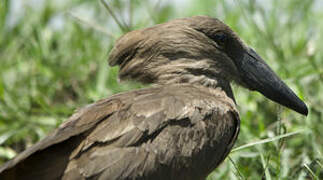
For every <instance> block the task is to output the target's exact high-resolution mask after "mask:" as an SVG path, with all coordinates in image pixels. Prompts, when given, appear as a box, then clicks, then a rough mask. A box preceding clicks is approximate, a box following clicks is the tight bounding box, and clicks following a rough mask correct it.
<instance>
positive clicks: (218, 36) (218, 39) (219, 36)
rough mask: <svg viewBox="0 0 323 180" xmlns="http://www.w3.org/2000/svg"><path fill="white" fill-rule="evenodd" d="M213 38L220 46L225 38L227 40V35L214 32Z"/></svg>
mask: <svg viewBox="0 0 323 180" xmlns="http://www.w3.org/2000/svg"><path fill="white" fill-rule="evenodd" d="M213 39H214V41H215V42H216V43H218V44H219V45H220V46H223V45H224V44H225V42H226V40H227V36H226V35H225V34H224V33H222V32H220V33H217V34H215V36H214V37H213Z"/></svg>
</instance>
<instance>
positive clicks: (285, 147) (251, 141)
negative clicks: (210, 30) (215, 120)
mask: <svg viewBox="0 0 323 180" xmlns="http://www.w3.org/2000/svg"><path fill="white" fill-rule="evenodd" d="M17 1H19V0H16V2H17ZM23 2H24V3H23V7H24V8H22V9H21V10H20V11H19V13H18V14H15V13H13V12H12V11H10V10H11V9H12V7H13V1H10V0H2V1H1V2H0V62H1V63H0V164H1V163H3V162H5V161H7V160H8V159H10V158H12V157H13V156H14V155H15V154H17V153H19V152H21V151H22V150H23V149H25V148H26V147H28V146H30V145H32V144H34V143H35V142H37V141H38V140H40V139H41V138H43V137H45V136H46V134H48V133H49V132H50V131H51V130H53V129H54V128H56V127H57V126H58V125H59V124H60V123H61V122H62V121H64V120H66V119H67V118H68V117H69V116H70V115H71V114H72V113H73V112H74V111H75V109H77V108H79V107H82V106H84V105H86V104H88V103H91V102H94V101H96V100H98V99H101V98H105V97H108V96H110V95H111V94H114V93H117V92H121V91H126V90H129V89H133V88H140V87H141V86H140V85H138V84H134V83H130V82H123V83H118V81H117V79H116V75H117V72H118V70H117V68H111V67H108V64H107V61H106V60H107V57H108V53H109V51H110V49H111V48H112V46H113V42H114V41H115V39H116V38H117V37H119V36H120V35H121V34H123V33H124V32H126V31H129V30H132V29H138V28H143V27H148V26H151V25H153V24H156V23H162V22H165V21H167V20H169V19H173V18H177V17H186V16H193V15H201V14H204V15H209V16H213V17H217V18H219V19H221V20H223V21H224V22H225V23H226V24H228V25H230V27H232V28H233V29H234V30H235V31H236V32H237V33H238V34H239V35H240V37H241V38H242V39H243V40H244V41H245V42H246V43H247V44H249V45H250V46H251V47H254V49H255V50H256V51H257V52H258V53H259V54H260V55H261V56H262V57H263V58H264V59H265V60H266V62H267V63H268V64H269V65H270V66H271V67H272V68H273V69H274V70H275V72H277V73H278V74H279V76H280V77H281V78H282V79H284V81H285V82H286V83H287V84H288V85H289V86H290V87H291V88H292V89H293V90H294V91H295V92H296V93H297V95H299V96H300V97H301V98H302V99H304V101H305V102H306V103H307V105H308V106H309V110H310V111H309V115H308V117H304V116H301V115H299V114H297V113H295V112H293V111H291V110H288V109H287V108H284V107H281V106H279V105H277V104H275V103H273V102H271V101H269V100H268V99H266V98H264V97H263V96H261V95H260V94H259V93H256V92H249V91H247V90H245V89H243V88H239V87H236V86H235V87H234V91H235V97H236V100H237V103H238V108H239V110H240V116H241V121H242V122H241V132H240V135H239V138H238V141H237V143H236V145H235V149H234V151H233V152H232V153H231V154H230V158H227V159H226V160H225V162H224V163H223V164H222V165H221V166H220V167H219V168H218V169H216V170H215V171H214V173H212V174H211V175H210V176H209V179H315V178H316V179H320V178H321V179H323V165H322V164H323V161H322V157H323V155H322V153H323V139H322V138H321V135H322V130H323V94H322V93H321V92H323V52H322V49H323V36H322V30H321V29H323V21H322V19H323V13H322V12H321V11H319V9H318V10H316V11H315V10H314V9H315V7H317V3H318V0H317V1H315V0H293V1H280V0H273V1H254V0H249V1H246V0H245V1H238V0H234V1H224V0H221V1H213V0H204V1H200V0H187V1H182V2H185V3H182V4H177V5H176V6H175V3H174V2H173V1H158V0H157V1H148V0H142V1H139V0H132V1H131V2H132V3H129V1H128V0H119V1H117V0H113V1H112V0H111V1H109V7H110V8H111V9H112V10H113V12H114V14H115V16H116V17H117V18H118V19H119V21H120V22H119V24H121V26H122V27H123V28H120V27H119V26H118V25H117V23H116V22H115V19H114V18H113V17H112V16H111V15H109V13H108V11H107V9H106V8H105V7H104V6H103V5H102V4H101V3H100V2H99V1H89V0H88V1H81V0H72V1H69V2H66V3H53V2H50V1H44V2H45V3H44V4H43V5H42V6H40V7H38V6H34V5H33V4H30V3H28V2H29V1H23ZM60 2H63V1H60ZM260 2H263V3H260ZM19 14H20V15H19ZM13 17H15V18H18V20H17V21H16V23H14V24H12V20H10V19H12V18H13ZM55 22H56V23H58V24H60V23H61V25H60V26H58V25H57V24H56V25H55ZM246 144H247V145H246Z"/></svg>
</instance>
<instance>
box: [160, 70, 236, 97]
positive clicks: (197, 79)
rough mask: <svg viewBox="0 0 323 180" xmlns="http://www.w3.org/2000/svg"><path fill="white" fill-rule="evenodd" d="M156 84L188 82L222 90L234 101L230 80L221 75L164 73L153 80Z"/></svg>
mask: <svg viewBox="0 0 323 180" xmlns="http://www.w3.org/2000/svg"><path fill="white" fill-rule="evenodd" d="M154 84H156V85H172V84H183V85H184V84H185V85H187V84H190V85H194V86H199V87H201V88H207V89H212V90H217V91H223V92H224V93H225V94H226V95H227V96H228V97H229V98H231V99H232V100H233V102H234V103H235V102H236V101H235V98H234V95H233V92H232V88H231V85H230V82H229V81H227V80H225V79H223V78H221V77H215V76H212V77H209V76H206V75H196V74H195V75H194V74H191V73H190V74H181V75H179V74H165V75H161V76H159V77H158V79H156V82H154Z"/></svg>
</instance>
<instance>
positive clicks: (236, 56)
mask: <svg viewBox="0 0 323 180" xmlns="http://www.w3.org/2000/svg"><path fill="white" fill-rule="evenodd" d="M108 62H109V65H110V66H119V74H118V78H119V79H120V80H133V81H137V82H141V83H144V84H150V85H151V86H148V87H146V88H142V89H136V90H131V91H128V92H122V93H119V94H115V95H112V96H110V97H108V98H106V99H102V100H99V101H97V102H94V103H92V104H90V105H87V106H85V107H83V108H80V109H79V110H77V111H76V112H75V113H74V114H73V115H72V116H71V117H70V118H69V119H68V120H66V121H65V122H64V123H63V124H61V125H60V126H59V127H58V128H57V129H56V130H54V131H53V132H52V133H51V134H50V135H48V136H47V137H45V138H44V139H43V140H41V141H39V142H38V143H36V144H35V145H33V146H31V147H30V148H27V149H26V150H25V151H23V152H22V153H20V154H18V155H17V156H16V157H15V158H14V159H13V160H10V161H8V162H7V163H6V164H4V165H3V166H2V167H1V168H0V179H3V180H6V179H38V180H41V179H46V180H49V179H68V180H70V179H71V180H74V179H78V180H79V179H98V180H103V179H108V180H113V179H140V180H144V179H154V180H155V179H157V180H158V179H160V180H165V179H170V180H172V179H177V180H198V179H205V178H206V177H207V176H208V175H209V174H210V173H211V172H212V171H213V170H214V169H216V168H217V167H218V166H219V165H220V164H221V163H222V162H223V161H224V159H225V158H226V157H227V156H228V154H229V153H230V150H231V149H232V147H233V145H234V144H235V141H236V140H237V137H238V134H239V128H240V117H239V112H238V109H237V104H236V101H235V98H234V95H233V92H232V88H231V84H232V83H236V84H238V85H240V86H242V87H244V88H247V89H249V90H250V91H258V92H260V93H261V94H263V95H264V96H265V97H267V98H268V99H270V100H272V101H274V102H276V103H278V104H281V105H283V106H285V107H287V108H290V109H292V110H294V111H296V112H298V113H300V114H303V115H307V114H308V109H307V106H306V104H305V103H304V102H303V101H302V100H301V99H300V98H298V97H297V95H296V94H295V93H294V92H293V91H292V90H291V89H290V88H289V87H288V86H287V85H286V84H285V83H284V82H283V81H282V80H281V79H280V78H279V77H278V75H276V74H275V73H274V71H273V70H272V69H271V68H270V67H269V66H268V65H267V64H266V63H265V61H264V60H263V59H262V58H261V57H260V56H259V55H258V54H257V53H256V52H255V51H254V50H253V49H252V48H251V47H249V46H248V45H246V43H244V42H243V41H242V40H241V39H240V38H239V36H238V35H237V34H236V33H235V32H234V31H233V30H231V29H230V27H229V26H228V25H226V24H224V23H223V22H222V21H220V20H219V19H217V18H213V17H209V16H193V17H187V18H178V19H173V20H170V21H168V22H165V23H162V24H157V25H154V26H152V27H148V28H144V29H138V30H133V31H130V32H128V33H126V34H124V35H122V36H121V37H120V38H119V39H118V40H117V41H116V42H115V45H114V47H113V49H112V50H111V52H110V54H109V57H108Z"/></svg>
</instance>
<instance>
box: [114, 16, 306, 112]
mask: <svg viewBox="0 0 323 180" xmlns="http://www.w3.org/2000/svg"><path fill="white" fill-rule="evenodd" d="M109 64H110V65H111V66H114V65H119V66H120V70H119V78H120V79H134V80H137V81H140V82H144V83H156V84H173V83H192V84H196V83H198V84H201V85H203V86H207V87H214V88H217V87H222V86H227V84H228V83H230V82H232V81H233V82H236V83H237V84H239V85H241V86H243V87H245V88H248V89H249V90H252V91H258V92H260V93H261V94H263V95H264V96H265V97H267V98H269V99H271V100H273V101H275V102H277V103H279V104H281V105H284V106H286V107H288V108H290V109H293V110H295V111H297V112H299V113H301V114H304V115H307V113H308V110H307V107H306V105H305V103H304V102H303V101H302V100H300V99H299V98H298V97H297V96H296V95H295V93H294V92H293V91H292V90H291V89H290V88H289V87H288V86H287V85H286V84H285V83H284V82H283V81H282V80H281V79H280V78H279V77H278V76H277V75H276V74H275V73H274V72H273V71H272V70H271V68H270V67H269V66H268V65H267V64H266V63H265V61H264V60H263V59H262V58H261V57H260V56H259V55H258V54H257V53H256V52H255V51H254V50H253V49H252V48H250V47H248V46H247V45H246V44H245V43H244V42H243V41H242V40H241V39H240V38H239V37H238V35H237V34H236V33H235V32H233V31H232V30H231V29H230V28H229V27H228V26H227V25H225V24H224V23H223V22H221V21H220V20H218V19H216V18H211V17H207V16H195V17H190V18H182V19H175V20H172V21H169V22H167V23H164V24H159V25H156V26H153V27H150V28H146V29H141V30H135V31H132V32H129V33H127V34H125V35H123V36H122V37H121V38H119V39H118V41H117V42H116V44H115V46H114V48H113V49H112V51H111V53H110V57H109Z"/></svg>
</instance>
